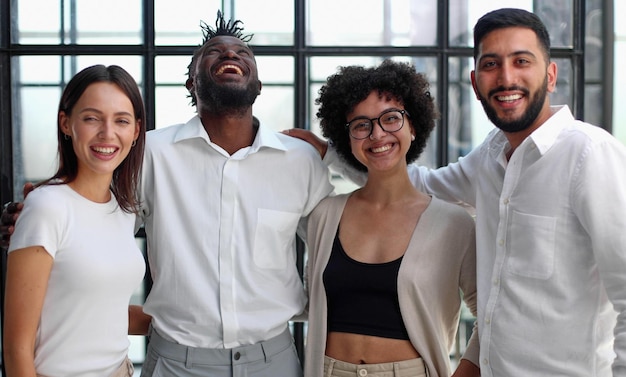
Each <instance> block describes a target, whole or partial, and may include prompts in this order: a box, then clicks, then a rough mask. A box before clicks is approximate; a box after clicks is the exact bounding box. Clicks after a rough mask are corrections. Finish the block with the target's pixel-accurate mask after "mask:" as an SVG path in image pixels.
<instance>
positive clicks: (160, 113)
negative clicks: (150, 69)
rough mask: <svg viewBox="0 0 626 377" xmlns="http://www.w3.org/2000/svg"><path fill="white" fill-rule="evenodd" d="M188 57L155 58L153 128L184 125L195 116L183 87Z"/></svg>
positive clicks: (189, 59)
mask: <svg viewBox="0 0 626 377" xmlns="http://www.w3.org/2000/svg"><path fill="white" fill-rule="evenodd" d="M190 61H191V55H190V56H157V57H156V59H155V65H154V72H155V78H156V83H155V85H156V88H155V109H154V110H155V115H154V117H155V119H154V123H155V128H163V127H167V126H171V125H173V124H178V123H185V122H187V121H188V120H189V119H191V118H192V117H193V116H194V115H195V114H196V108H195V107H193V106H192V105H191V98H189V91H188V90H187V88H186V87H185V82H186V81H187V66H188V65H189V62H190Z"/></svg>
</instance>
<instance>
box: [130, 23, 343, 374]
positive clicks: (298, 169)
mask: <svg viewBox="0 0 626 377" xmlns="http://www.w3.org/2000/svg"><path fill="white" fill-rule="evenodd" d="M202 27H203V30H204V41H203V44H202V45H201V46H200V47H199V48H198V49H197V50H196V52H195V53H194V54H193V58H192V61H191V64H190V65H189V78H188V80H187V82H186V86H187V89H188V90H189V93H190V95H191V100H192V103H193V105H195V106H196V110H197V115H196V116H195V117H193V118H192V119H191V120H189V121H188V122H187V123H185V124H179V125H175V126H171V127H167V128H164V129H159V130H155V131H151V132H149V136H148V137H147V142H146V155H145V159H144V167H143V173H142V182H141V197H142V204H143V207H142V217H143V220H144V224H145V230H146V234H147V240H148V260H149V265H150V269H151V273H152V279H153V286H152V289H151V291H150V293H149V295H148V298H147V300H146V303H145V305H144V312H145V313H146V314H147V315H149V316H152V325H151V329H150V343H149V346H148V352H147V355H146V361H145V363H144V366H143V368H142V373H141V376H144V377H145V376H177V377H180V376H212V377H213V376H228V377H231V376H234V377H237V376H248V377H255V376H256V377H261V376H264V377H267V376H279V377H292V376H301V375H302V368H301V366H300V363H299V360H298V357H297V354H296V352H295V348H294V344H293V339H292V337H291V335H290V332H289V328H288V321H289V320H290V319H291V318H292V317H294V316H295V315H298V314H300V313H301V312H303V310H304V308H305V303H306V298H305V297H306V296H305V293H304V289H303V286H302V283H301V280H300V277H299V274H298V271H297V268H296V265H295V253H294V250H293V245H294V241H295V234H296V230H297V228H298V224H299V221H300V220H301V219H302V218H304V217H306V216H307V215H308V214H309V212H310V211H311V210H312V209H313V208H314V207H315V205H316V204H317V203H318V202H319V201H320V200H321V199H322V198H324V197H326V196H327V195H328V194H330V192H331V191H332V186H331V185H330V183H329V179H328V170H327V168H326V167H325V166H324V164H322V162H321V161H320V159H319V157H317V155H316V153H317V152H316V151H315V150H314V149H313V148H312V147H311V146H310V145H308V144H307V143H305V142H303V141H302V140H298V139H294V138H291V137H289V136H286V135H283V134H281V133H277V132H273V131H270V130H269V129H267V128H265V127H263V125H260V124H259V122H258V121H257V120H256V119H255V118H254V117H253V116H252V104H253V103H254V101H255V99H256V97H257V96H258V95H259V93H260V92H261V82H260V81H259V79H258V75H257V66H256V61H255V58H254V54H253V52H252V50H251V49H250V47H249V46H248V45H247V43H246V42H248V41H249V40H250V38H251V37H252V35H243V34H242V31H243V29H242V27H241V22H240V21H238V20H237V21H232V20H230V21H226V20H225V19H224V17H223V15H222V13H221V12H218V17H217V21H216V23H215V28H212V27H210V26H208V25H206V24H202ZM146 331H147V330H146Z"/></svg>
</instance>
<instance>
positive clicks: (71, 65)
mask: <svg viewBox="0 0 626 377" xmlns="http://www.w3.org/2000/svg"><path fill="white" fill-rule="evenodd" d="M141 62H142V59H141V58H140V57H136V56H134V57H133V56H110V55H109V56H66V57H60V56H21V57H18V58H15V59H14V62H13V64H14V65H15V67H16V69H15V70H14V72H16V75H15V76H14V77H12V85H13V87H14V88H16V89H15V93H16V95H15V97H14V104H13V105H14V108H13V114H14V115H13V116H14V118H13V119H14V120H13V147H14V149H15V154H14V155H15V156H18V158H19V159H21V160H20V161H19V162H17V161H16V163H15V164H14V168H15V177H16V182H15V186H14V187H19V188H20V192H21V187H22V185H23V184H24V183H25V182H37V181H40V180H43V179H46V178H48V177H50V176H51V175H52V174H54V172H55V171H56V168H57V166H56V158H57V155H56V152H57V140H56V132H57V131H56V128H57V122H56V120H57V109H58V101H59V99H60V97H61V90H62V87H63V85H64V84H65V83H66V82H67V81H69V80H70V78H71V77H72V76H73V75H74V74H75V73H76V72H78V71H80V70H81V69H83V68H85V67H87V66H90V65H93V64H105V65H110V64H118V65H120V66H122V67H123V68H125V69H126V70H127V71H128V72H129V73H130V74H131V75H132V76H133V77H135V78H136V79H137V78H138V77H139V78H140V77H141V72H142V70H141V67H142V64H141ZM31 67H46V68H47V69H46V73H47V76H46V79H45V80H44V79H42V80H39V79H40V78H41V77H40V75H39V71H40V69H31ZM51 67H52V68H51ZM137 82H140V81H139V80H137ZM33 106H36V108H37V111H33V110H32V109H33Z"/></svg>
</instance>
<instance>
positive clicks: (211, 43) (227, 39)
mask: <svg viewBox="0 0 626 377" xmlns="http://www.w3.org/2000/svg"><path fill="white" fill-rule="evenodd" d="M218 46H226V47H244V48H246V49H248V50H249V49H250V46H248V44H247V43H245V42H244V41H242V40H241V39H239V38H237V37H232V36H229V35H220V36H217V37H213V38H211V39H209V40H208V41H207V42H206V43H205V44H204V46H203V48H206V47H218Z"/></svg>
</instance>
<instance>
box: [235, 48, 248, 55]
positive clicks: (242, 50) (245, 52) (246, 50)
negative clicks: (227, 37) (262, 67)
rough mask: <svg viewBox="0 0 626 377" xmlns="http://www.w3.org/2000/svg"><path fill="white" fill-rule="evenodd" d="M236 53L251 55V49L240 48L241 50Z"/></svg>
mask: <svg viewBox="0 0 626 377" xmlns="http://www.w3.org/2000/svg"><path fill="white" fill-rule="evenodd" d="M237 53H238V54H239V55H244V56H252V51H250V50H248V49H247V48H244V49H241V50H239V51H237Z"/></svg>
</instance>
